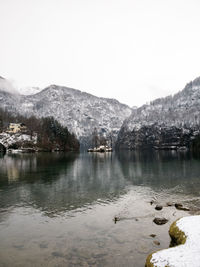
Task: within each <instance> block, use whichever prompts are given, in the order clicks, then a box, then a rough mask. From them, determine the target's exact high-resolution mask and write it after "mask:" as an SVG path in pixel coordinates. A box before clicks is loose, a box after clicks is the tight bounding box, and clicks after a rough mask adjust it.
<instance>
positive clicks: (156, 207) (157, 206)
mask: <svg viewBox="0 0 200 267" xmlns="http://www.w3.org/2000/svg"><path fill="white" fill-rule="evenodd" d="M162 208H163V206H161V205H156V206H155V209H156V210H162Z"/></svg>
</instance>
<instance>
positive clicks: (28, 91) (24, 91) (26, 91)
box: [19, 86, 42, 95]
mask: <svg viewBox="0 0 200 267" xmlns="http://www.w3.org/2000/svg"><path fill="white" fill-rule="evenodd" d="M41 91H42V89H41V88H39V87H31V86H29V87H23V88H20V89H19V93H20V94H21V95H35V94H37V93H39V92H41Z"/></svg>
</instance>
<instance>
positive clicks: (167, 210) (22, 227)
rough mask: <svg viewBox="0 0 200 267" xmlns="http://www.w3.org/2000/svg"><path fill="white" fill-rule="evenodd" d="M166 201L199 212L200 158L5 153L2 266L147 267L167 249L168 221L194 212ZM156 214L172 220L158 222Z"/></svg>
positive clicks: (0, 198) (0, 168)
mask: <svg viewBox="0 0 200 267" xmlns="http://www.w3.org/2000/svg"><path fill="white" fill-rule="evenodd" d="M151 201H153V202H154V203H153V204H152V205H151V204H150V202H151ZM167 202H173V203H175V202H177V203H182V204H183V205H184V206H187V207H189V208H190V209H191V210H192V211H191V212H190V213H191V214H193V213H195V214H200V212H199V207H200V159H199V158H198V157H193V156H192V155H191V154H190V153H186V152H175V151H169V152H167V151H166V152H161V151H160V152H159V151H151V152H129V151H124V152H120V153H117V152H113V153H80V154H78V153H63V154H62V153H39V154H13V155H9V154H6V155H4V156H3V155H0V266H26V267H29V266H102V267H103V266H136V267H140V266H144V264H145V260H146V257H147V255H148V254H149V253H151V252H153V251H155V250H158V249H162V248H167V247H168V246H169V243H170V238H169V236H168V230H169V226H170V224H171V223H172V222H173V221H174V220H176V219H177V218H179V217H181V216H188V215H189V213H188V212H186V211H181V210H177V209H176V208H175V207H174V206H170V207H169V206H167V205H166V203H167ZM157 203H158V204H161V205H163V209H162V210H161V211H156V210H155V205H156V204H157ZM155 217H165V218H167V219H168V220H169V222H168V223H166V224H165V225H161V226H160V225H156V224H154V223H153V219H154V218H155ZM114 218H117V221H116V222H115V220H114ZM151 234H155V235H156V236H155V237H154V238H153V237H151V236H150V235H151ZM155 241H156V242H155Z"/></svg>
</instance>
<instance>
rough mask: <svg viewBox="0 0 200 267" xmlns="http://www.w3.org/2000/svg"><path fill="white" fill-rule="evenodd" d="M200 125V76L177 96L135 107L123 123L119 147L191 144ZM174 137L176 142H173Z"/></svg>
mask: <svg viewBox="0 0 200 267" xmlns="http://www.w3.org/2000/svg"><path fill="white" fill-rule="evenodd" d="M199 128H200V77H197V78H196V79H194V80H193V81H191V82H189V83H187V84H186V86H185V87H184V88H183V90H181V91H179V92H178V93H176V94H174V95H173V96H167V97H163V98H158V99H155V100H153V101H152V102H150V104H148V105H147V104H146V105H143V106H141V107H139V108H138V109H136V110H133V111H132V114H131V115H130V116H129V117H128V118H127V119H125V121H124V123H123V124H122V127H121V129H120V131H119V135H118V140H117V147H118V148H126V149H135V148H140V147H153V146H162V145H163V144H164V143H165V144H168V147H169V146H170V143H171V144H172V143H173V144H175V143H176V144H179V145H177V146H185V145H186V146H189V145H190V143H191V142H192V139H194V138H195V136H196V135H197V132H198V131H199ZM173 132H174V136H176V138H174V137H173ZM186 132H188V134H186ZM186 135H187V137H186ZM183 136H184V138H185V139H184V138H182V137H183ZM170 138H171V140H175V141H171V142H170ZM182 139H184V140H182ZM180 140H182V141H180ZM173 144H172V146H173ZM166 146H167V145H166Z"/></svg>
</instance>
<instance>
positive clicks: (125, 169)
mask: <svg viewBox="0 0 200 267" xmlns="http://www.w3.org/2000/svg"><path fill="white" fill-rule="evenodd" d="M117 157H118V160H119V163H120V167H121V170H122V173H123V175H124V177H125V178H126V179H128V180H129V181H131V182H132V183H133V184H134V185H146V186H150V187H152V188H153V189H154V190H161V189H167V188H168V189H170V188H173V187H175V186H179V185H181V186H183V187H184V190H186V191H187V192H191V193H193V192H195V191H196V192H197V191H198V190H199V187H198V189H197V188H196V187H195V185H197V184H199V186H200V165H199V160H195V159H193V157H192V155H191V154H189V153H178V152H176V151H125V152H121V153H118V154H117Z"/></svg>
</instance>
